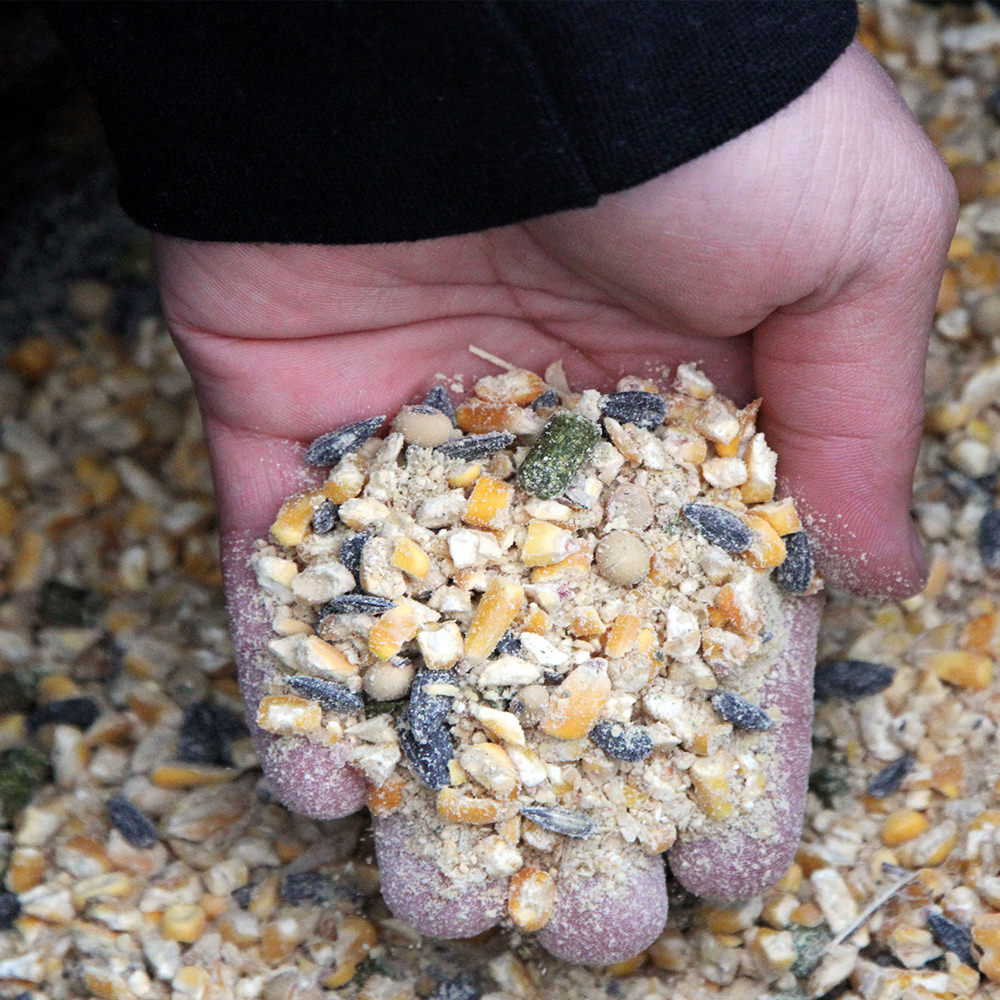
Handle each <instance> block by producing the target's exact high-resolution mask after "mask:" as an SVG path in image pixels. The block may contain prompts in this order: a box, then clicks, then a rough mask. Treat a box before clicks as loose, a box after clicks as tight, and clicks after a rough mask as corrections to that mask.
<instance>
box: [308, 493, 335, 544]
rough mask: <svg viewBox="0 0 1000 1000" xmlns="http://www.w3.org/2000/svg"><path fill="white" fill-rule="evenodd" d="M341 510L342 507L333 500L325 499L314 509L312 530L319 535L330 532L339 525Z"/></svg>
mask: <svg viewBox="0 0 1000 1000" xmlns="http://www.w3.org/2000/svg"><path fill="white" fill-rule="evenodd" d="M339 510H340V508H339V507H338V506H337V505H336V504H335V503H334V502H333V501H332V500H330V499H327V500H324V501H323V502H322V503H321V504H320V505H319V506H318V507H317V508H316V510H315V511H313V516H312V530H313V531H314V532H315V533H316V534H317V535H327V534H329V533H330V532H331V531H333V529H334V528H335V527H336V525H337V521H338V520H339V517H338V512H339Z"/></svg>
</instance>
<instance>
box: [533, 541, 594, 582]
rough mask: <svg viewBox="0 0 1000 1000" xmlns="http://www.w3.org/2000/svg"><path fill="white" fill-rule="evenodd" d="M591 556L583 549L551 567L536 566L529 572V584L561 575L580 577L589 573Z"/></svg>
mask: <svg viewBox="0 0 1000 1000" xmlns="http://www.w3.org/2000/svg"><path fill="white" fill-rule="evenodd" d="M591 559H592V556H591V554H590V553H589V552H588V551H586V549H583V550H581V551H579V552H572V553H570V554H569V555H568V556H566V558H565V559H560V560H559V562H557V563H553V564H552V565H551V566H536V567H535V568H534V569H533V570H532V571H531V582H532V583H542V582H544V581H545V580H552V579H554V578H555V577H558V576H562V575H563V574H567V573H568V574H572V575H574V576H582V575H584V574H586V573H589V572H590V563H591Z"/></svg>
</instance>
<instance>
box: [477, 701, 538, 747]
mask: <svg viewBox="0 0 1000 1000" xmlns="http://www.w3.org/2000/svg"><path fill="white" fill-rule="evenodd" d="M469 711H470V712H471V713H472V715H473V717H474V718H475V719H476V721H477V722H478V723H479V724H480V725H481V726H482V727H483V729H486V730H488V731H489V732H491V733H492V734H493V735H494V736H496V737H497V738H498V739H501V740H503V741H504V743H513V744H514V746H518V747H523V746H524V745H525V739H524V730H523V729H522V728H521V723H520V721H519V720H518V718H517V716H516V715H514V713H513V712H504V711H502V710H501V709H499V708H491V707H490V706H489V705H473V706H472V707H471V708H470V709H469Z"/></svg>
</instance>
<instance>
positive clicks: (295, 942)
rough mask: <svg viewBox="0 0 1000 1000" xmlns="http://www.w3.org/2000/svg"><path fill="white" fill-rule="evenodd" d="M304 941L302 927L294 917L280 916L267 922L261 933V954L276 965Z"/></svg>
mask: <svg viewBox="0 0 1000 1000" xmlns="http://www.w3.org/2000/svg"><path fill="white" fill-rule="evenodd" d="M301 943H302V928H301V927H300V925H299V922H298V921H297V920H296V919H295V918H294V917H290V916H289V917H278V918H277V919H276V920H274V921H273V922H272V923H269V924H265V926H264V929H263V930H262V931H261V935H260V954H261V957H262V958H263V959H264V961H265V962H268V963H270V964H272V965H276V964H277V963H278V962H281V961H284V960H285V959H286V958H288V957H289V956H290V955H291V954H292V953H293V952H294V951H295V949H296V948H297V947H298V946H299V945H300V944H301Z"/></svg>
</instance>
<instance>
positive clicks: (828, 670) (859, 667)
mask: <svg viewBox="0 0 1000 1000" xmlns="http://www.w3.org/2000/svg"><path fill="white" fill-rule="evenodd" d="M895 674H896V671H895V670H893V668H892V667H887V666H885V665H884V664H881V663H869V661H868V660H827V661H826V662H825V663H822V664H820V665H819V667H818V668H817V669H816V680H815V682H814V693H815V696H816V698H817V699H818V700H819V701H826V700H827V699H828V698H844V699H846V700H847V701H857V700H858V699H859V698H867V697H868V696H869V695H872V694H878V693H879V691H884V690H885V689H886V688H887V687H888V686H889V685H890V684H891V683H892V679H893V677H894V676H895Z"/></svg>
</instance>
